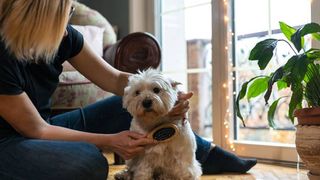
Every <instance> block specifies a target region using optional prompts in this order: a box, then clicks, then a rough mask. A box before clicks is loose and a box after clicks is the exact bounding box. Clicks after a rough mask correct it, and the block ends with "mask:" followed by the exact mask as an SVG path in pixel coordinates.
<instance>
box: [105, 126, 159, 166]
mask: <svg viewBox="0 0 320 180" xmlns="http://www.w3.org/2000/svg"><path fill="white" fill-rule="evenodd" d="M111 136H112V137H111V143H110V148H111V150H112V151H114V152H115V153H117V154H118V155H120V156H121V157H122V158H123V159H125V160H128V159H131V158H133V157H135V156H137V155H139V154H140V153H142V152H144V149H145V148H146V147H147V146H149V145H155V144H156V143H157V141H156V140H153V139H150V138H147V137H146V136H145V135H142V134H139V133H136V132H133V131H122V132H120V133H117V134H113V135H111Z"/></svg>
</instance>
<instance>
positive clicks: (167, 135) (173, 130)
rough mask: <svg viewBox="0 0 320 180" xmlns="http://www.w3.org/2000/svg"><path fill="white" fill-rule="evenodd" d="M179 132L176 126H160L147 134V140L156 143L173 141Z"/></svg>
mask: <svg viewBox="0 0 320 180" xmlns="http://www.w3.org/2000/svg"><path fill="white" fill-rule="evenodd" d="M178 132H179V129H178V126H177V125H175V124H172V123H166V124H162V125H160V126H158V127H156V128H154V129H153V130H152V131H150V132H149V133H148V136H147V137H148V138H152V139H154V140H157V141H158V142H166V141H170V140H171V139H173V138H174V137H175V136H176V135H177V134H178Z"/></svg>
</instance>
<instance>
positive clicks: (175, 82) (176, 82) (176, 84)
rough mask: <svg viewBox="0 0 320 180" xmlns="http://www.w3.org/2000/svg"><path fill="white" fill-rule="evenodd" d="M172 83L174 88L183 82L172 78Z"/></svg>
mask: <svg viewBox="0 0 320 180" xmlns="http://www.w3.org/2000/svg"><path fill="white" fill-rule="evenodd" d="M170 84H171V86H172V87H173V88H177V86H178V85H180V84H182V83H180V82H178V81H174V80H170Z"/></svg>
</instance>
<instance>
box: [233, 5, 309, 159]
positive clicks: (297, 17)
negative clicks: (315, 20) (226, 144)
mask: <svg viewBox="0 0 320 180" xmlns="http://www.w3.org/2000/svg"><path fill="white" fill-rule="evenodd" d="M232 4H233V15H234V16H233V17H234V18H233V21H232V23H233V32H234V37H233V42H234V45H233V47H234V48H233V50H234V52H233V60H234V64H235V66H234V71H233V73H234V90H235V91H236V92H238V91H239V88H240V86H241V85H242V83H244V82H245V81H248V80H249V79H251V78H252V77H253V76H255V75H259V74H261V75H262V74H269V72H270V70H274V69H275V68H278V67H279V66H281V65H282V63H283V62H284V61H285V60H286V59H287V58H288V57H290V56H291V55H292V54H293V53H294V52H292V50H291V49H290V47H289V46H288V45H287V44H285V43H283V44H279V45H280V46H279V47H278V48H277V49H276V50H275V54H276V57H275V58H274V59H273V60H272V62H275V63H273V64H271V65H270V66H268V67H267V68H266V69H265V70H264V71H263V72H261V71H260V70H257V69H258V68H257V67H258V66H257V64H255V63H256V62H253V61H250V62H249V61H248V57H249V53H250V50H251V49H252V48H253V47H254V45H255V44H256V43H257V42H259V41H262V40H264V39H267V38H277V39H278V38H282V39H285V37H284V36H283V35H282V34H281V32H280V25H279V22H280V21H282V22H285V23H286V24H288V25H290V26H292V27H294V28H299V27H301V26H302V25H303V24H306V23H309V22H311V11H312V9H311V7H312V1H310V0H259V1H256V0H234V1H233V3H232ZM249 7H250V8H249ZM249 9H250V10H249ZM307 41H309V43H310V44H311V40H310V39H307ZM280 93H281V94H280V96H286V95H290V94H289V91H288V89H283V90H282V91H281V92H280ZM277 97H279V94H272V96H271V98H273V99H275V98H277ZM289 101H290V99H289V98H288V99H283V100H282V101H280V102H279V105H278V107H279V109H277V111H276V115H275V124H276V125H275V128H274V129H272V128H270V127H269V126H268V121H267V111H268V106H266V104H265V101H264V98H263V97H259V98H256V99H253V100H251V101H250V102H248V101H246V100H244V101H242V102H241V106H240V108H241V111H242V112H243V114H244V119H245V124H246V127H244V126H243V124H242V123H241V122H240V121H239V119H237V118H236V117H235V116H234V127H235V128H234V140H235V144H237V146H238V148H237V149H238V150H237V153H238V154H240V155H244V156H258V157H260V158H265V159H277V160H285V161H297V155H296V153H295V146H294V143H295V126H294V124H292V123H291V121H290V120H289V118H288V113H287V112H288V109H289V108H288V107H289V106H288V103H289ZM259 150H261V153H259V152H258V151H259ZM266 150H269V151H267V152H268V153H264V152H266ZM252 152H255V153H252ZM271 152H272V153H271Z"/></svg>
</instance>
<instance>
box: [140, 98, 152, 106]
mask: <svg viewBox="0 0 320 180" xmlns="http://www.w3.org/2000/svg"><path fill="white" fill-rule="evenodd" d="M142 106H143V107H144V108H150V107H151V106H152V101H151V100H150V99H145V100H143V101H142Z"/></svg>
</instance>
